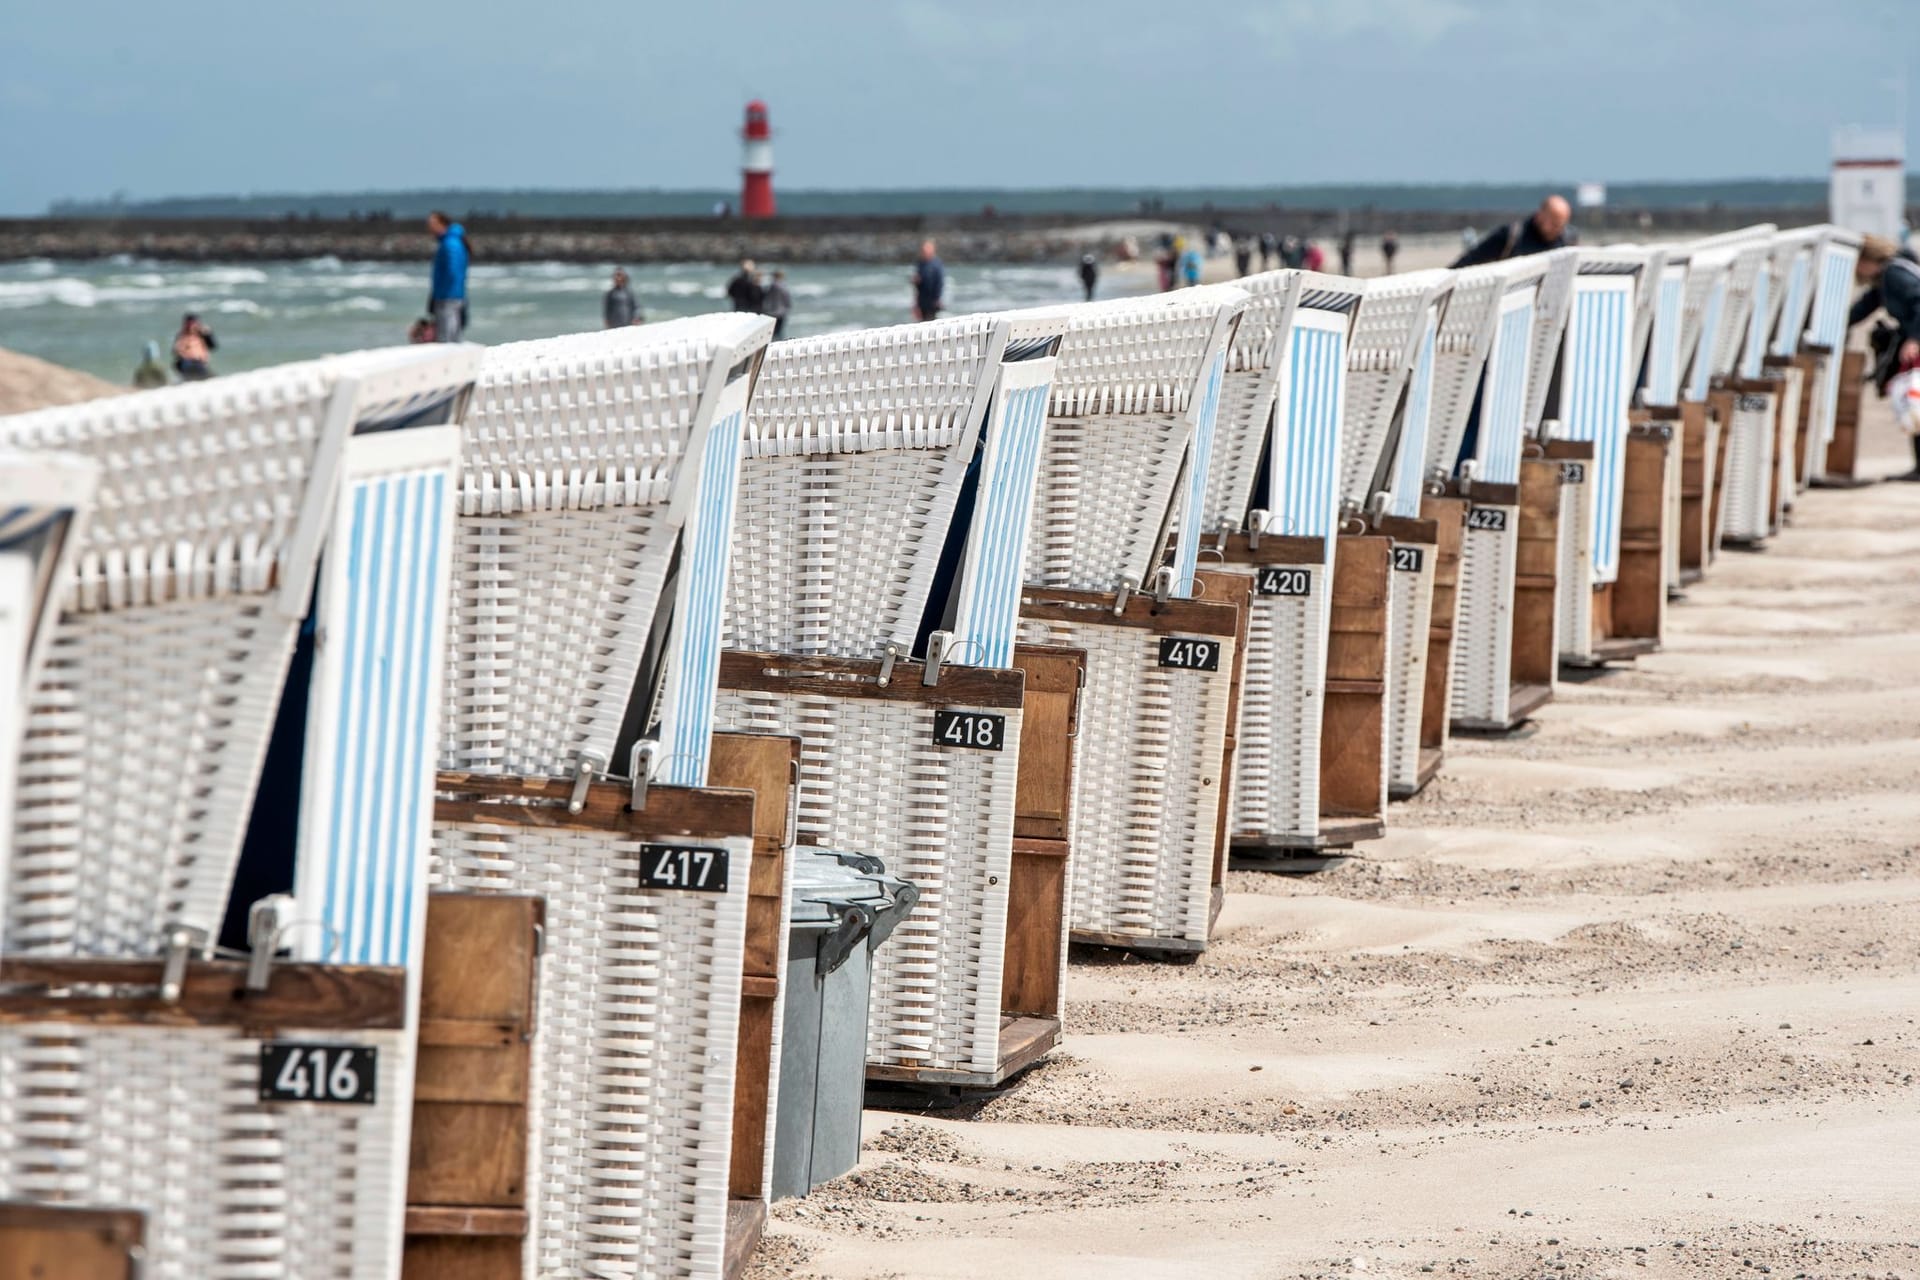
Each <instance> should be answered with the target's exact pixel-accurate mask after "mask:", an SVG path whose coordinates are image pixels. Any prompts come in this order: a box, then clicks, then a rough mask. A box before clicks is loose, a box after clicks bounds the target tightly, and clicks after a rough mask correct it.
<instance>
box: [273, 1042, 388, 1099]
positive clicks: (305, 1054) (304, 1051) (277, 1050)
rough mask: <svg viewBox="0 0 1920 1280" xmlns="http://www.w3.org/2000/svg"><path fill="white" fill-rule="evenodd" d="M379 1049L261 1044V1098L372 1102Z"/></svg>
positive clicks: (341, 1045) (364, 1046)
mask: <svg viewBox="0 0 1920 1280" xmlns="http://www.w3.org/2000/svg"><path fill="white" fill-rule="evenodd" d="M378 1063H379V1050H377V1049H375V1048H374V1047H373V1046H371V1045H364V1044H287V1043H283V1042H280V1041H271V1042H269V1043H267V1044H263V1045H261V1046H260V1101H262V1102H349V1103H355V1104H358V1105H360V1106H370V1105H372V1103H373V1085H374V1076H375V1075H376V1074H377V1065H378Z"/></svg>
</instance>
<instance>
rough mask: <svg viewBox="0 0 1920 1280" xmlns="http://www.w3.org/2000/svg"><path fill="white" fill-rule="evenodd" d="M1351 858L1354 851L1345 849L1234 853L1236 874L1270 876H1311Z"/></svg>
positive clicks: (1256, 850) (1251, 849) (1255, 850)
mask: <svg viewBox="0 0 1920 1280" xmlns="http://www.w3.org/2000/svg"><path fill="white" fill-rule="evenodd" d="M1352 856H1353V848H1352V847H1351V846H1348V847H1347V848H1344V849H1323V850H1318V851H1316V850H1312V849H1263V848H1243V849H1235V850H1234V851H1233V868H1234V870H1236V871H1264V872H1266V873H1268V874H1269V875H1280V876H1311V875H1318V874H1319V873H1320V872H1322V871H1325V870H1327V869H1328V868H1329V867H1337V866H1339V865H1340V864H1341V863H1343V862H1346V861H1347V860H1348V859H1349V858H1351V857H1352Z"/></svg>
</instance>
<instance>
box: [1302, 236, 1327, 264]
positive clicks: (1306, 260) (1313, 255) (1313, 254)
mask: <svg viewBox="0 0 1920 1280" xmlns="http://www.w3.org/2000/svg"><path fill="white" fill-rule="evenodd" d="M1300 265H1301V266H1302V267H1305V268H1306V269H1307V270H1308V271H1318V270H1320V269H1321V268H1322V267H1324V266H1326V265H1327V251H1326V250H1325V249H1322V248H1321V247H1320V246H1319V245H1317V244H1315V243H1314V242H1313V241H1311V240H1309V241H1307V242H1306V244H1305V245H1304V246H1303V247H1302V248H1301V250H1300Z"/></svg>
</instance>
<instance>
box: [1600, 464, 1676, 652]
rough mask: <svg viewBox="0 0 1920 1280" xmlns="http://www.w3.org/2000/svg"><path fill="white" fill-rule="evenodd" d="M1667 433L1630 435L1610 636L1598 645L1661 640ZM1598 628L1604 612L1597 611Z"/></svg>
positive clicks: (1602, 637) (1625, 468)
mask: <svg viewBox="0 0 1920 1280" xmlns="http://www.w3.org/2000/svg"><path fill="white" fill-rule="evenodd" d="M1671 447H1672V441H1671V440H1670V439H1669V438H1668V435H1667V433H1666V431H1665V430H1664V428H1661V427H1657V426H1654V427H1647V426H1637V427H1635V428H1633V429H1632V430H1630V431H1629V432H1628V433H1627V451H1626V465H1625V467H1624V468H1623V475H1622V477H1621V489H1622V494H1621V503H1620V568H1619V573H1618V575H1617V576H1616V579H1615V581H1614V582H1613V584H1612V587H1613V589H1612V592H1611V593H1610V594H1611V599H1610V601H1609V609H1608V612H1609V614H1610V617H1609V618H1608V619H1606V622H1607V625H1608V626H1609V630H1608V631H1607V632H1606V633H1605V634H1604V635H1602V636H1600V637H1597V638H1598V639H1602V640H1605V639H1627V640H1656V641H1657V640H1658V639H1659V638H1660V626H1661V620H1662V617H1663V615H1664V613H1665V610H1666V595H1667V582H1666V569H1665V564H1664V556H1665V553H1664V550H1663V546H1664V541H1663V540H1664V539H1665V538H1666V537H1667V536H1669V531H1668V530H1667V527H1666V519H1667V500H1666V474H1667V450H1668V449H1669V448H1671ZM1594 614H1595V622H1596V625H1598V624H1599V622H1600V620H1601V619H1600V611H1599V610H1597V609H1596V610H1595V611H1594Z"/></svg>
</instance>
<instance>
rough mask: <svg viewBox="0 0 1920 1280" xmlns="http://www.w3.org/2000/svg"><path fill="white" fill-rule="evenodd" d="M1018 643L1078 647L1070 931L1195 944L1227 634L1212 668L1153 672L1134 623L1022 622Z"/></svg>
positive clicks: (1201, 914)
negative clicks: (1080, 689) (1082, 689)
mask: <svg viewBox="0 0 1920 1280" xmlns="http://www.w3.org/2000/svg"><path fill="white" fill-rule="evenodd" d="M1021 638H1022V639H1023V640H1025V641H1026V642H1027V643H1029V644H1060V645H1071V646H1073V647H1075V648H1080V649H1085V650H1086V651H1087V683H1086V693H1085V695H1084V696H1083V698H1082V699H1081V704H1080V705H1081V713H1080V715H1081V719H1080V749H1079V755H1078V757H1077V758H1076V760H1075V764H1074V778H1073V823H1074V834H1073V858H1072V861H1071V863H1070V864H1069V868H1068V870H1069V873H1070V875H1071V877H1072V889H1071V905H1070V908H1069V910H1070V923H1071V926H1072V927H1073V928H1074V929H1078V930H1087V931H1092V932H1096V933H1106V934H1126V935H1131V936H1134V937H1139V938H1142V939H1150V938H1177V939H1185V940H1188V941H1193V942H1204V941H1206V937H1207V924H1208V916H1209V912H1210V908H1211V902H1212V876H1213V847H1214V838H1215V835H1216V833H1217V831H1218V829H1219V811H1220V792H1219V788H1220V787H1222V786H1224V785H1226V782H1227V780H1226V779H1225V778H1223V777H1222V776H1221V772H1222V765H1223V764H1224V763H1225V759H1226V757H1225V752H1226V733H1227V710H1228V702H1229V695H1230V682H1231V671H1232V665H1233V642H1232V640H1230V639H1229V640H1223V641H1222V642H1221V649H1222V653H1221V656H1220V670H1219V671H1217V672H1198V671H1179V670H1164V669H1162V668H1161V667H1160V666H1159V637H1158V635H1156V634H1155V633H1154V632H1151V631H1146V630H1143V629H1140V628H1137V627H1115V626H1102V625H1099V624H1098V623H1091V624H1090V623H1081V622H1054V621H1045V622H1042V621H1028V622H1025V623H1023V624H1022V627H1021ZM1243 750H1244V748H1243Z"/></svg>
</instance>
